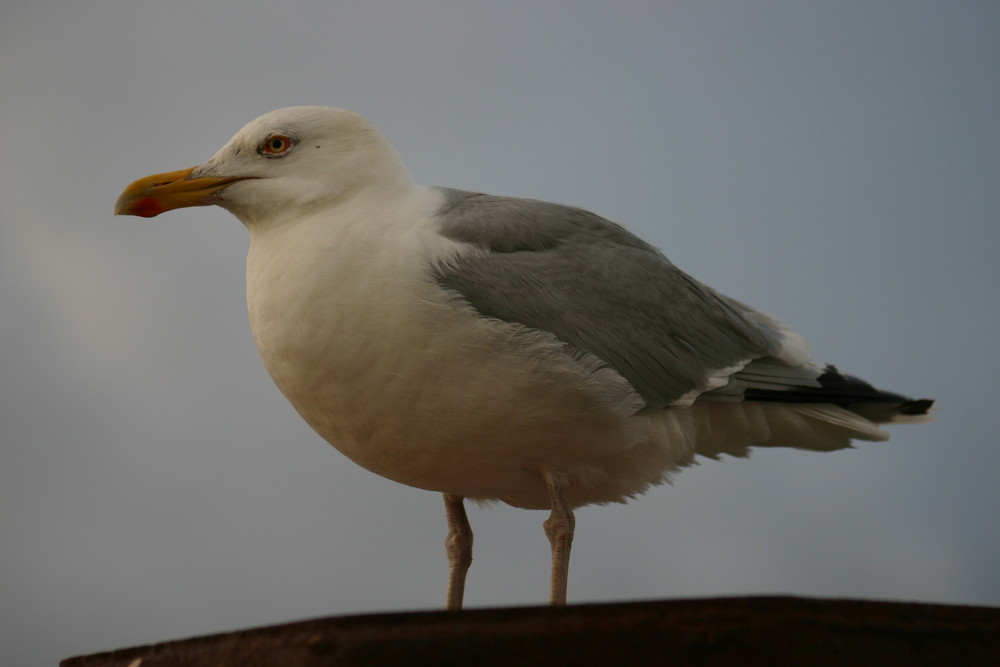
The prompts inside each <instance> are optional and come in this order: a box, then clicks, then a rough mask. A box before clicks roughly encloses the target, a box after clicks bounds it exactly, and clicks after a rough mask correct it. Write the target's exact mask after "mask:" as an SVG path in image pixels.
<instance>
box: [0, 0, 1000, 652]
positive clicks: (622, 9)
mask: <svg viewBox="0 0 1000 667" xmlns="http://www.w3.org/2000/svg"><path fill="white" fill-rule="evenodd" d="M998 34H1000V4H997V3H995V2H986V1H984V2H974V1H969V2H961V3H956V2H944V1H938V2H921V3H914V2H909V1H908V0H893V1H890V0H845V1H843V2H837V3H803V2H798V1H792V0H789V1H781V0H773V1H767V2H754V3H748V2H742V1H735V0H734V1H732V2H694V1H691V2H676V1H660V2H639V1H636V2H592V1H588V0H572V1H570V0H552V1H548V2H526V1H525V2H522V1H519V0H513V1H507V2H503V3H499V2H496V3H484V2H467V3H460V2H443V1H442V2H429V1H424V0H419V1H406V2H404V1H402V0H391V1H386V2H371V1H370V0H368V1H360V0H358V1H334V2H329V1H326V0H324V1H320V0H310V1H302V2H298V1H282V2H276V1H266V0H259V1H252V2H236V1H234V0H229V1H226V0H222V1H219V2H212V3H205V2H193V1H190V0H174V1H172V2H169V3H162V2H156V3H154V2H148V1H145V0H128V1H125V0H94V1H91V2H86V3H82V2H81V3H71V2H59V1H56V0H30V1H29V0H8V2H5V3H4V5H3V7H2V8H0V91H2V102H0V133H2V135H0V137H2V146H3V152H2V155H0V646H2V647H3V656H4V661H5V662H7V663H8V664H18V665H21V664H23V665H31V664H39V665H41V664H54V663H55V661H57V660H58V659H59V658H63V657H67V656H70V655H75V654H82V653H90V652H96V651H103V650H109V649H113V648H119V647H123V646H131V645H136V644H142V643H149V642H156V641H162V640H168V639H175V638H181V637H185V636H190V635H198V634H208V633H214V632H220V631H225V630H232V629H238V628H245V627H250V626H257V625H266V624H272V623H280V622H285V621H292V620H297V619H303V618H309V617H316V616H326V615H334V614H352V613H361V612H378V611H390V610H407V609H437V608H440V607H441V606H442V605H443V601H444V585H445V578H446V573H447V562H446V558H445V555H444V547H443V540H444V536H445V519H444V512H443V506H442V503H441V499H440V497H439V496H438V495H436V494H433V493H429V492H426V491H420V490H416V489H411V488H407V487H403V486H399V485H396V484H394V483H392V482H389V481H387V480H383V479H381V478H378V477H375V476H373V475H371V474H370V473H368V472H366V471H364V470H362V469H360V468H358V467H357V466H355V465H354V464H353V463H351V462H350V461H348V460H347V459H345V458H344V457H343V456H341V455H340V454H339V453H337V452H336V451H335V450H334V449H333V448H332V447H330V446H329V445H327V444H326V443H325V442H323V441H322V440H320V439H319V437H318V436H316V435H314V434H313V433H312V432H311V431H310V430H309V429H308V427H306V425H305V424H304V423H302V422H301V421H300V420H299V418H298V416H297V415H296V414H295V413H294V411H293V410H292V408H291V407H290V406H289V405H287V404H286V402H285V401H284V399H283V398H282V396H281V395H280V394H279V393H278V391H277V389H275V388H274V387H273V386H272V384H271V382H270V380H269V379H268V377H267V375H266V373H265V372H264V370H263V367H262V366H261V364H260V362H259V360H258V358H257V354H256V351H255V349H254V346H253V342H252V340H251V337H250V332H249V328H248V326H247V322H246V312H245V305H244V296H243V289H244V284H243V283H244V277H243V271H244V255H245V252H246V247H247V235H246V232H245V230H244V229H243V227H242V226H241V225H240V223H239V222H238V221H237V220H235V219H234V218H232V217H231V216H229V214H227V213H225V212H224V211H222V210H220V209H215V208H200V209H186V210H181V211H176V212H173V213H171V214H169V215H168V216H164V217H161V218H157V219H154V220H141V219H137V218H115V217H113V216H112V215H111V209H112V205H113V204H114V201H115V199H116V197H117V196H118V194H119V193H120V192H121V190H122V189H123V188H124V187H125V186H126V185H127V184H128V183H129V182H131V181H132V180H134V179H136V178H139V177H141V176H145V175H147V174H151V173H155V172H161V171H167V170H173V169H179V168H182V167H187V166H191V165H194V164H198V163H200V162H202V161H204V160H206V159H207V158H208V157H210V156H211V155H212V154H213V153H214V152H215V150H216V149H217V148H218V147H219V146H221V145H222V144H223V143H224V142H225V141H226V140H228V138H229V137H230V136H231V135H232V134H233V133H235V132H236V131H237V130H238V129H239V128H240V127H241V126H242V125H243V124H244V123H245V122H247V121H249V120H251V119H253V118H254V117H256V116H258V115H260V114H262V113H264V112H267V111H270V110H272V109H275V108H278V107H283V106H290V105H297V104H320V105H330V106H341V107H346V108H350V109H353V110H355V111H358V112H360V113H362V114H364V115H365V116H367V117H368V118H370V119H371V120H372V121H374V122H375V123H376V124H377V125H378V126H379V127H380V128H381V129H382V131H383V133H384V134H385V135H386V136H387V137H388V138H389V140H390V141H392V142H393V144H394V145H395V146H396V148H397V149H398V150H399V152H400V153H401V154H402V155H403V157H404V160H405V161H406V162H407V164H408V165H409V167H410V169H411V170H412V172H413V174H414V176H415V178H416V179H417V180H418V181H419V182H421V183H425V184H435V185H447V186H452V187H459V188H465V189H470V190H479V191H485V192H490V193H493V194H501V195H514V196H522V197H534V198H540V199H546V200H550V201H557V202H560V203H567V204H573V205H577V206H581V207H584V208H587V209H590V210H593V211H595V212H597V213H599V214H601V215H603V216H605V217H608V218H611V219H613V220H616V221H618V222H621V223H623V224H625V225H626V226H627V227H629V228H630V229H632V230H633V231H635V232H636V233H638V234H639V235H640V236H642V237H643V238H645V239H647V240H649V241H650V242H652V243H654V244H655V245H657V246H659V247H660V248H662V249H663V250H664V251H665V252H666V254H667V255H668V256H669V257H670V258H671V259H672V260H673V261H674V262H675V263H677V264H678V265H679V266H680V267H681V268H683V269H685V270H686V271H688V272H689V273H691V274H693V275H694V276H695V277H697V278H698V279H700V280H702V281H703V282H706V283H707V284H709V285H712V286H713V287H716V288H717V289H719V290H721V291H722V292H724V293H726V294H728V295H730V296H733V297H735V298H738V299H740V300H742V301H745V302H748V303H750V304H752V305H753V306H755V307H756V308H758V309H760V310H763V311H765V312H768V313H771V314H773V315H775V316H777V317H779V318H780V319H781V320H783V321H784V322H785V323H787V324H788V325H790V326H791V327H793V328H794V329H796V330H797V331H799V332H800V333H802V334H803V335H804V336H805V337H806V338H807V339H809V340H810V341H811V343H812V345H813V352H814V354H815V356H816V357H817V359H819V360H822V361H829V362H833V363H835V364H837V365H838V367H840V368H841V370H844V371H847V372H850V373H853V374H856V375H860V376H862V377H865V378H866V379H868V380H869V381H871V382H873V383H874V384H876V385H878V386H881V387H884V388H887V389H892V390H896V391H900V392H903V393H908V394H911V395H914V396H929V397H933V398H936V399H937V400H938V405H939V406H940V411H939V412H938V413H936V416H937V421H936V422H935V423H933V424H929V425H922V426H911V427H906V426H900V427H895V428H892V429H891V430H892V440H891V441H889V442H887V443H860V445H859V446H858V447H857V448H856V449H852V450H846V451H842V452H837V453H831V454H814V453H807V452H801V451H790V450H771V451H758V452H756V453H755V454H754V456H753V457H751V458H750V459H748V460H733V459H729V460H724V461H721V462H714V461H705V462H704V464H703V465H699V466H696V467H693V468H691V469H689V470H686V471H685V472H683V473H682V474H680V475H679V476H678V477H677V478H676V479H675V483H674V484H673V485H672V486H665V487H660V488H657V489H655V490H653V491H651V492H650V493H648V494H647V495H646V496H644V497H643V498H641V499H640V500H638V501H636V502H633V503H632V504H630V505H629V506H619V505H616V506H609V507H591V508H584V509H582V510H580V511H579V512H578V524H577V536H576V542H575V551H574V554H573V564H572V568H571V577H570V599H571V601H572V602H576V603H579V602H593V601H604V600H634V599H643V598H678V597H706V596H720V595H742V594H752V593H775V594H796V595H809V596H836V597H860V598H876V599H888V600H921V601H927V602H946V603H962V604H989V605H997V604H1000V579H998V577H997V576H996V564H997V562H1000V533H998V530H997V528H998V526H997V523H998V519H997V516H998V510H1000V485H998V484H997V481H996V471H997V470H998V469H1000V447H998V445H997V442H996V438H997V432H996V431H997V429H996V427H995V420H994V418H993V413H994V412H995V411H996V410H997V407H996V406H995V405H994V401H996V400H997V391H996V384H997V383H996V378H995V377H994V375H995V373H996V371H995V368H994V366H995V359H996V352H997V332H998V330H1000V307H998V297H997V291H998V288H1000V269H998V251H1000V225H998V218H1000V86H998V85H997V72H998V71H1000V40H998V39H997V35H998ZM544 518H545V513H543V512H528V511H523V510H515V509H513V508H509V507H506V506H495V507H489V508H484V509H482V510H480V509H479V508H476V507H473V508H472V509H471V510H470V519H471V521H472V524H473V528H474V530H475V532H476V554H475V558H476V560H475V563H474V565H473V567H472V570H471V572H470V575H469V586H468V590H467V601H468V603H469V604H470V605H471V606H480V607H482V606H497V605H526V604H540V603H543V602H544V601H545V600H546V596H547V585H548V558H549V556H548V543H547V541H546V539H545V537H544V534H543V532H542V527H541V522H542V520H543V519H544Z"/></svg>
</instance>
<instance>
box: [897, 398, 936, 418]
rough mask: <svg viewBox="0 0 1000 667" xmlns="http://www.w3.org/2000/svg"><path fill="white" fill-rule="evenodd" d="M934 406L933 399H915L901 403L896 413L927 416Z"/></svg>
mask: <svg viewBox="0 0 1000 667" xmlns="http://www.w3.org/2000/svg"><path fill="white" fill-rule="evenodd" d="M933 406H934V399H932V398H915V399H911V400H909V401H905V402H904V403H901V404H900V406H899V407H898V408H897V409H896V412H898V413H899V414H901V415H926V414H927V413H928V412H930V411H931V408H932V407H933Z"/></svg>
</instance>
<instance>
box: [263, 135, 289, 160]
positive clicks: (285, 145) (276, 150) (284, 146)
mask: <svg viewBox="0 0 1000 667" xmlns="http://www.w3.org/2000/svg"><path fill="white" fill-rule="evenodd" d="M294 145H295V142H294V141H292V138H291V137H288V136H285V135H284V134H272V135H269V136H268V137H267V138H266V139H264V141H263V142H261V144H260V148H258V149H257V152H258V153H260V154H261V155H263V156H264V157H276V156H278V155H281V154H283V153H287V152H288V150H289V149H290V148H291V147H292V146H294Z"/></svg>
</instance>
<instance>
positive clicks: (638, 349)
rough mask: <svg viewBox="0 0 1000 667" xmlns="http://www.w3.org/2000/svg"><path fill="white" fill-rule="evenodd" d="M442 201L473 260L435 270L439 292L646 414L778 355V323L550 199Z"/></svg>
mask: <svg viewBox="0 0 1000 667" xmlns="http://www.w3.org/2000/svg"><path fill="white" fill-rule="evenodd" d="M441 192H443V194H444V196H445V203H444V205H443V206H442V208H441V210H440V211H439V213H438V219H439V221H440V228H439V229H440V232H441V233H442V234H443V235H444V236H446V237H448V238H450V239H452V240H455V241H460V242H465V243H468V244H470V245H472V246H474V247H476V248H477V249H478V250H479V252H469V253H463V254H460V255H459V256H458V257H456V258H454V259H453V260H452V261H449V262H448V263H446V264H442V265H440V266H438V267H436V269H435V278H436V280H437V281H438V282H439V284H441V285H442V286H443V287H445V288H447V289H450V290H454V291H455V292H457V293H459V294H460V295H461V296H462V297H464V298H465V299H466V300H467V301H468V302H469V303H470V304H471V305H472V306H473V307H474V308H475V309H476V310H477V311H479V312H480V313H482V314H483V315H486V316H488V317H494V318H498V319H501V320H505V321H509V322H517V323H520V324H523V325H525V326H528V327H532V328H535V329H539V330H543V331H547V332H549V333H552V334H553V335H555V336H556V337H558V338H559V339H560V340H562V341H563V342H565V343H566V344H567V345H568V346H570V347H571V348H574V349H576V350H582V351H586V352H588V353H590V354H593V355H595V356H596V357H598V358H600V359H601V360H603V361H604V362H605V363H606V364H608V365H609V366H611V367H613V368H614V369H616V370H617V371H618V372H619V373H621V375H623V376H624V377H625V378H626V379H627V380H628V381H629V382H630V383H631V384H632V386H633V387H635V389H636V390H637V391H638V392H639V393H640V395H642V396H643V398H644V399H645V400H646V402H647V404H648V405H649V406H650V407H664V406H668V405H671V404H683V403H685V402H686V401H687V400H691V399H693V397H694V396H696V395H698V394H700V393H701V392H705V391H709V390H712V389H715V388H717V387H720V386H722V385H726V384H727V382H729V385H730V387H729V389H730V394H729V395H732V394H733V392H734V391H739V390H738V389H736V385H742V383H740V382H738V381H734V382H730V377H729V376H731V375H732V374H734V373H735V372H736V371H738V370H740V369H742V368H743V367H744V366H746V365H747V364H748V363H749V362H750V361H752V360H754V359H758V358H766V357H772V356H774V355H776V354H779V353H780V351H781V348H782V345H783V343H784V340H785V332H784V331H783V330H782V328H781V327H780V325H778V324H777V323H776V322H774V321H773V320H771V319H770V318H768V317H767V316H766V315H763V314H761V313H758V312H756V311H753V310H752V309H750V308H748V307H747V306H744V305H743V304H740V303H738V302H736V301H733V300H731V299H728V298H726V297H724V296H722V295H721V294H718V293H717V292H715V291H714V290H712V289H710V288H708V287H706V286H704V285H702V284H700V283H698V282H697V281H695V280H694V279H692V278H690V277H689V276H687V275H686V274H685V273H683V272H682V271H680V270H679V269H678V268H677V267H675V266H674V265H673V264H672V263H670V262H669V261H668V260H667V259H666V258H665V257H664V256H663V255H662V254H661V253H660V252H659V251H658V250H656V249H655V248H654V247H652V246H650V245H649V244H647V243H645V242H643V241H641V240H640V239H638V238H637V237H635V236H634V235H632V234H631V233H629V232H627V231H626V230H625V229H623V228H622V227H620V226H618V225H616V224H614V223H612V222H610V221H608V220H605V219H603V218H601V217H599V216H597V215H594V214H592V213H588V212H586V211H583V210H580V209H575V208H570V207H566V206H560V205H557V204H549V203H546V202H539V201H534V200H526V199H513V198H506V197H493V196H490V195H482V194H475V193H470V192H463V191H457V190H445V189H441ZM776 363H779V362H776ZM807 382H808V381H807ZM718 392H719V393H718V395H717V396H716V397H717V398H718V399H720V400H726V399H727V397H728V396H727V394H726V392H725V390H724V389H719V390H718ZM730 400H731V399H730Z"/></svg>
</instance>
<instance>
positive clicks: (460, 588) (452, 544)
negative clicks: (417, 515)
mask: <svg viewBox="0 0 1000 667" xmlns="http://www.w3.org/2000/svg"><path fill="white" fill-rule="evenodd" d="M464 500H465V499H464V498H463V497H462V496H456V495H452V494H450V493H446V494H444V509H445V512H447V514H448V537H447V538H446V539H445V541H444V547H445V550H446V551H447V552H448V593H447V596H446V598H445V605H444V608H445V609H461V608H462V598H463V597H465V574H466V572H468V571H469V565H471V564H472V527H471V526H469V518H468V517H467V516H466V515H465V504H464Z"/></svg>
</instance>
